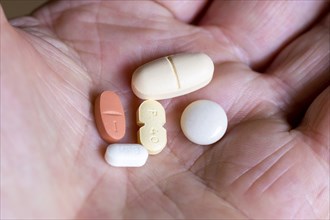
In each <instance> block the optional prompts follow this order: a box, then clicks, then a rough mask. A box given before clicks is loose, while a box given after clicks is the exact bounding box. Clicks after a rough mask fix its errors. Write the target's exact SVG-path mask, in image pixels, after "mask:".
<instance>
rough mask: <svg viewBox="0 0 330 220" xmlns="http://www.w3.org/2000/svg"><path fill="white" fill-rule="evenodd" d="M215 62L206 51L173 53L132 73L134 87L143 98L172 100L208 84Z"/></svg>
mask: <svg viewBox="0 0 330 220" xmlns="http://www.w3.org/2000/svg"><path fill="white" fill-rule="evenodd" d="M213 71H214V64H213V62H212V60H211V58H210V57H209V56H207V55H206V54H203V53H182V54H176V55H171V56H167V57H163V58H159V59H157V60H154V61H151V62H149V63H146V64H144V65H143V66H141V67H139V68H138V69H136V70H135V72H134V73H133V76H132V90H133V92H134V94H135V95H136V96H137V97H139V98H141V99H153V100H161V99H169V98H174V97H177V96H181V95H185V94H188V93H190V92H193V91H196V90H198V89H200V88H202V87H204V86H206V85H207V84H208V83H209V82H210V81H211V79H212V77H213Z"/></svg>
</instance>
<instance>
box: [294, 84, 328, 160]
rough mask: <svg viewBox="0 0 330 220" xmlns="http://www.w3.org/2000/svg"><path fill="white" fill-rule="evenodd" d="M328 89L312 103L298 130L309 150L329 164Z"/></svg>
mask: <svg viewBox="0 0 330 220" xmlns="http://www.w3.org/2000/svg"><path fill="white" fill-rule="evenodd" d="M329 108H330V87H328V88H327V89H326V90H325V91H323V92H322V93H321V95H320V96H319V97H318V98H317V99H316V100H315V101H314V102H313V103H312V105H311V106H310V108H309V109H308V111H307V113H306V115H305V117H304V120H303V122H302V124H301V126H300V127H299V128H298V130H300V131H301V132H302V133H303V134H304V135H305V137H306V142H307V143H309V145H310V146H311V148H312V149H313V150H314V151H315V152H316V153H317V154H318V155H319V156H320V157H321V158H323V159H324V161H326V162H327V163H329V149H330V145H329V139H330V109H329Z"/></svg>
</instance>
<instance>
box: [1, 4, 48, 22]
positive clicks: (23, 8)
mask: <svg viewBox="0 0 330 220" xmlns="http://www.w3.org/2000/svg"><path fill="white" fill-rule="evenodd" d="M45 2H47V0H0V3H1V5H2V8H3V10H4V11H5V14H6V16H7V18H8V19H11V18H15V17H18V16H22V15H28V14H30V13H31V12H32V11H33V10H34V9H36V8H38V7H39V6H40V5H42V4H44V3H45Z"/></svg>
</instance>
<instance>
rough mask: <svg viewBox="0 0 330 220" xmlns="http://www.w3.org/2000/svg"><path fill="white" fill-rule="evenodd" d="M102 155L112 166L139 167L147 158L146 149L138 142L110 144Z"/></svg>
mask: <svg viewBox="0 0 330 220" xmlns="http://www.w3.org/2000/svg"><path fill="white" fill-rule="evenodd" d="M104 157H105V160H106V161H107V163H108V164H110V165H111V166H114V167H141V166H143V165H144V164H145V163H146V161H147V159H148V151H147V150H146V149H145V148H144V147H143V146H142V145H140V144H110V145H109V146H108V148H107V151H106V152H105V156H104Z"/></svg>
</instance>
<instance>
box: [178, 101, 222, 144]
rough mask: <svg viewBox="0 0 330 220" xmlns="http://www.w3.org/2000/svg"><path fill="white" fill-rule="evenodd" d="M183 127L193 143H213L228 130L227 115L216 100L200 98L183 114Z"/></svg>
mask: <svg viewBox="0 0 330 220" xmlns="http://www.w3.org/2000/svg"><path fill="white" fill-rule="evenodd" d="M180 123H181V129H182V131H183V133H184V135H185V136H186V137H187V138H188V139H189V140H190V141H191V142H193V143H195V144H200V145H208V144H213V143H215V142H217V141H218V140H220V138H222V136H223V135H224V134H225V132H226V130H227V124H228V121H227V115H226V112H225V111H224V110H223V108H222V107H221V106H220V105H219V104H217V103H216V102H213V101H209V100H198V101H195V102H193V103H191V104H189V105H188V106H187V107H186V109H185V110H184V111H183V113H182V116H181V122H180Z"/></svg>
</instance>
